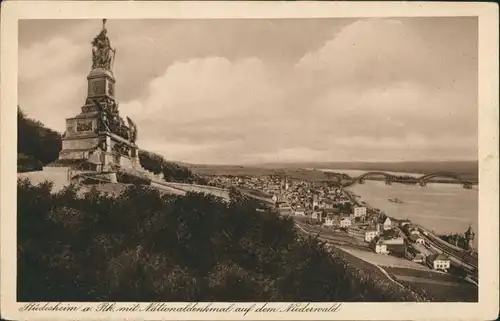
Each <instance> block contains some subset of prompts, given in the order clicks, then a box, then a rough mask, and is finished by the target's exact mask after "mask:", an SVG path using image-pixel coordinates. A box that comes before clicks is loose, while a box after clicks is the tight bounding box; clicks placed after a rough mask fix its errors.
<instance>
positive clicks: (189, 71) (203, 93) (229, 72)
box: [120, 57, 283, 138]
mask: <svg viewBox="0 0 500 321" xmlns="http://www.w3.org/2000/svg"><path fill="white" fill-rule="evenodd" d="M273 77H274V75H273V74H272V73H270V72H269V71H268V70H267V69H266V67H265V66H264V65H263V63H262V62H261V61H260V60H258V59H256V58H252V59H244V60H240V61H236V62H230V61H228V60H227V59H224V58H220V57H210V58H206V59H194V60H191V61H188V62H177V63H174V64H173V65H171V66H170V67H168V68H167V70H166V71H165V73H164V74H163V75H162V76H160V77H158V78H155V79H153V80H152V81H151V82H150V83H149V86H148V94H147V98H146V99H144V100H143V101H137V100H134V101H129V102H125V103H122V104H120V110H121V111H122V112H123V113H124V114H126V115H129V116H130V117H132V118H134V119H136V121H137V123H138V124H139V125H141V124H143V125H144V126H142V127H144V128H147V127H149V128H151V127H150V126H148V125H147V124H152V123H154V124H155V125H157V126H158V127H157V128H156V129H157V130H158V132H157V134H158V135H161V134H162V133H161V131H160V130H159V129H160V128H165V127H170V126H175V127H176V128H178V129H179V130H180V131H182V130H183V128H186V127H189V126H193V124H194V128H192V129H193V132H195V131H196V127H198V128H204V129H205V130H209V131H210V127H207V126H206V125H207V124H210V123H211V122H217V121H218V120H223V121H228V122H231V121H238V120H243V121H244V119H245V118H246V117H247V116H249V117H251V116H252V115H255V114H259V115H263V116H265V115H266V114H268V113H269V112H271V111H273V105H274V104H275V103H276V101H279V100H280V99H281V98H280V97H281V96H282V95H283V94H282V92H281V89H280V87H279V86H277V85H276V82H275V80H274V79H273ZM212 133H213V134H217V133H216V131H215V130H212ZM151 134H154V133H153V132H151ZM170 134H172V135H173V136H174V138H175V136H176V133H175V132H172V133H170ZM166 138H169V137H166Z"/></svg>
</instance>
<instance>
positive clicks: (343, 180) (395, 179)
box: [328, 171, 478, 189]
mask: <svg viewBox="0 0 500 321" xmlns="http://www.w3.org/2000/svg"><path fill="white" fill-rule="evenodd" d="M328 175H330V176H333V177H336V178H337V180H338V181H339V182H340V184H341V185H342V187H348V186H351V185H354V184H363V183H364V181H365V180H370V179H371V180H384V181H385V183H386V184H387V185H390V184H392V183H401V184H411V185H413V184H414V185H417V184H418V185H420V186H422V187H423V186H426V185H427V183H432V182H437V183H456V184H461V185H462V186H463V187H464V188H465V189H471V188H472V186H473V185H478V182H477V181H471V180H466V179H464V178H462V176H461V175H459V174H456V173H452V172H434V173H429V174H423V175H421V176H412V175H395V174H393V173H388V172H383V171H369V172H366V173H363V174H361V175H359V176H356V177H349V176H347V175H346V174H341V173H334V172H329V173H328ZM346 176H347V177H346Z"/></svg>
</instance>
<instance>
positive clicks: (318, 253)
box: [17, 181, 419, 302]
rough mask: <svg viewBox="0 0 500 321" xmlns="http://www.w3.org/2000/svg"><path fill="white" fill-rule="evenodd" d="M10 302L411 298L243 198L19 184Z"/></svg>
mask: <svg viewBox="0 0 500 321" xmlns="http://www.w3.org/2000/svg"><path fill="white" fill-rule="evenodd" d="M17 188H18V194H17V195H18V202H17V204H18V205H17V206H18V208H17V215H18V217H17V221H18V224H17V226H18V233H17V236H18V242H17V248H18V258H19V260H18V279H17V282H18V293H17V295H18V301H24V302H26V301H208V302H213V301H285V302H286V301H334V302H342V301H415V300H417V299H419V298H418V297H416V296H415V295H414V294H413V293H411V292H409V291H406V290H404V289H401V288H399V287H397V286H396V285H394V284H393V283H390V282H386V283H383V284H382V283H380V282H378V281H374V280H373V279H372V278H370V276H369V275H365V274H362V273H360V272H359V271H357V270H355V269H353V268H352V267H351V266H349V264H348V263H347V262H346V260H345V259H343V258H342V257H341V256H338V255H336V254H333V255H332V254H330V253H329V252H328V251H327V250H326V249H325V247H324V245H323V244H322V243H320V242H319V241H318V240H317V239H315V238H302V237H300V236H299V235H298V234H297V232H296V230H295V229H294V224H293V221H292V220H291V219H287V218H282V217H280V216H279V215H277V214H276V213H275V212H273V211H271V210H269V209H267V210H265V211H259V210H257V207H258V205H257V204H256V203H255V202H253V201H252V200H249V199H248V198H245V197H241V195H238V194H236V193H235V192H233V193H232V195H231V196H232V201H231V202H230V203H229V204H228V203H224V202H220V201H218V200H217V199H216V198H215V197H212V196H207V195H201V194H188V195H187V196H184V197H178V196H162V195H161V194H160V193H159V191H157V190H155V189H151V188H148V187H141V186H130V187H129V188H128V189H127V190H125V191H124V192H123V193H122V194H121V195H120V196H119V197H118V198H111V197H107V196H104V195H100V194H99V193H97V191H93V192H90V193H88V194H86V195H85V196H84V197H82V198H79V197H77V196H76V191H75V190H73V189H71V188H67V189H65V190H63V191H61V192H59V193H56V194H51V193H50V189H51V187H50V184H43V185H39V186H32V185H31V184H30V183H29V182H28V181H19V182H18V187H17Z"/></svg>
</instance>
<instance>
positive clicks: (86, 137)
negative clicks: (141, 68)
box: [50, 20, 151, 181]
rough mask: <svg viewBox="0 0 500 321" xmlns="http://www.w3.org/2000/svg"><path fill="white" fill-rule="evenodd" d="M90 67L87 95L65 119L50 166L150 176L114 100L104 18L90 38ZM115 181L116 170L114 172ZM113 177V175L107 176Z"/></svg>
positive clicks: (111, 55) (131, 128)
mask: <svg viewBox="0 0 500 321" xmlns="http://www.w3.org/2000/svg"><path fill="white" fill-rule="evenodd" d="M92 46H93V48H92V70H91V71H90V73H89V75H88V76H87V82H88V87H87V97H86V99H85V104H84V105H83V106H82V107H81V112H80V113H79V114H78V115H76V116H75V117H72V118H68V119H66V131H65V133H64V136H63V139H62V150H61V151H60V153H59V159H58V160H57V161H55V162H54V163H53V164H51V165H50V166H51V167H67V168H68V171H69V169H74V170H75V171H80V172H81V173H83V174H84V175H88V174H92V175H93V176H96V177H97V176H99V175H101V176H102V175H104V176H105V175H107V174H110V173H113V172H115V173H116V172H117V171H125V172H129V173H130V174H132V175H133V176H134V175H135V176H144V175H142V174H146V175H147V176H151V173H149V172H147V171H146V170H145V169H144V168H142V166H141V164H140V161H139V148H138V147H137V145H136V144H135V141H136V138H137V127H136V125H135V124H134V123H133V121H132V120H131V119H130V118H127V120H128V125H127V124H125V122H124V121H123V119H122V118H121V117H120V115H119V110H118V104H117V103H116V100H115V82H116V80H115V77H114V75H113V72H112V68H111V67H112V65H113V61H114V52H115V50H114V49H113V48H112V47H111V43H110V41H109V38H108V37H107V31H106V28H105V20H103V28H102V30H101V32H100V33H99V34H98V35H97V36H96V37H95V38H94V41H93V42H92ZM114 177H115V181H116V174H115V176H114ZM111 180H113V179H111Z"/></svg>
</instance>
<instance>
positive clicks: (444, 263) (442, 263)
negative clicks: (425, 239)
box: [427, 254, 450, 272]
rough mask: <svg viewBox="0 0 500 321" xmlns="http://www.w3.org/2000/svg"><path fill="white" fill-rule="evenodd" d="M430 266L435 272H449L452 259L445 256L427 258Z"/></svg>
mask: <svg viewBox="0 0 500 321" xmlns="http://www.w3.org/2000/svg"><path fill="white" fill-rule="evenodd" d="M427 262H428V264H429V265H430V266H431V267H432V268H433V269H434V270H440V271H444V272H446V271H448V269H449V268H450V259H449V258H448V257H447V256H446V255H444V254H434V255H431V256H429V257H428V258H427Z"/></svg>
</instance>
